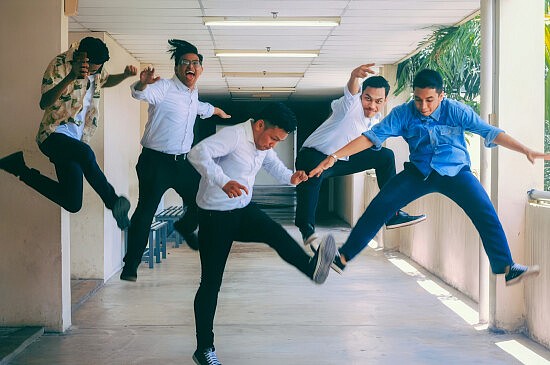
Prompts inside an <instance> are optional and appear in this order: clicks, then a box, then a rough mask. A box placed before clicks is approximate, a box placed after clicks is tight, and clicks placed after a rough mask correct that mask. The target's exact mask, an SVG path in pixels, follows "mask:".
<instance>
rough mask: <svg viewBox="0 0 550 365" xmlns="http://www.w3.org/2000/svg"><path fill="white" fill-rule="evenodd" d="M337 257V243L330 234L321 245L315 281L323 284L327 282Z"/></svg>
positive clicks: (314, 274)
mask: <svg viewBox="0 0 550 365" xmlns="http://www.w3.org/2000/svg"><path fill="white" fill-rule="evenodd" d="M335 255H336V241H335V240H334V237H333V236H332V235H331V234H328V235H327V236H326V237H325V238H324V239H323V241H321V244H320V245H319V254H318V256H317V262H316V263H315V271H314V272H313V281H315V282H316V283H317V284H323V283H324V282H325V280H327V277H328V273H329V271H330V266H331V263H332V260H334V256H335Z"/></svg>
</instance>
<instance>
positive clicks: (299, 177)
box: [290, 170, 308, 185]
mask: <svg viewBox="0 0 550 365" xmlns="http://www.w3.org/2000/svg"><path fill="white" fill-rule="evenodd" d="M307 179H308V176H307V174H306V172H305V171H304V170H298V171H296V172H295V173H294V174H292V177H291V178H290V183H291V184H292V185H298V184H299V183H301V182H304V181H306V180H307Z"/></svg>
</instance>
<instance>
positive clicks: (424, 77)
mask: <svg viewBox="0 0 550 365" xmlns="http://www.w3.org/2000/svg"><path fill="white" fill-rule="evenodd" d="M414 88H419V89H426V88H428V89H435V91H436V92H437V93H438V94H439V93H441V92H442V91H443V78H442V77H441V74H440V73H439V72H437V71H434V70H430V69H427V68H425V69H423V70H422V71H420V72H418V73H417V74H416V76H415V77H414V80H413V89H414Z"/></svg>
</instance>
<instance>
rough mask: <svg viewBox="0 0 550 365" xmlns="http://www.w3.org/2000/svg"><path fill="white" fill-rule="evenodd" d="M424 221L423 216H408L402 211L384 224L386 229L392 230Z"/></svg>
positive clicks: (424, 217)
mask: <svg viewBox="0 0 550 365" xmlns="http://www.w3.org/2000/svg"><path fill="white" fill-rule="evenodd" d="M423 220H426V216H425V215H424V214H421V215H408V214H407V213H405V212H404V211H402V210H400V211H398V212H397V213H396V214H395V215H394V216H393V217H391V218H390V220H389V221H387V222H386V229H394V228H399V227H405V226H410V225H413V224H416V223H420V222H422V221H423Z"/></svg>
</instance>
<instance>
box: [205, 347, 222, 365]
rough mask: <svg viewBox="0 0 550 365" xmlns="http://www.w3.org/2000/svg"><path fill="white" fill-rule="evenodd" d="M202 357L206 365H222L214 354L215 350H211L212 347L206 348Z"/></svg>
mask: <svg viewBox="0 0 550 365" xmlns="http://www.w3.org/2000/svg"><path fill="white" fill-rule="evenodd" d="M204 358H205V359H206V362H207V363H208V365H222V364H221V362H220V361H219V360H218V357H217V356H216V351H213V350H212V349H208V350H206V351H205V352H204Z"/></svg>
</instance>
